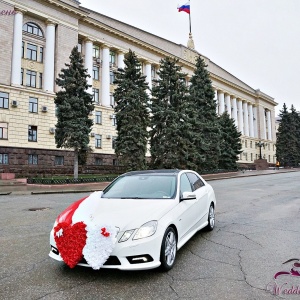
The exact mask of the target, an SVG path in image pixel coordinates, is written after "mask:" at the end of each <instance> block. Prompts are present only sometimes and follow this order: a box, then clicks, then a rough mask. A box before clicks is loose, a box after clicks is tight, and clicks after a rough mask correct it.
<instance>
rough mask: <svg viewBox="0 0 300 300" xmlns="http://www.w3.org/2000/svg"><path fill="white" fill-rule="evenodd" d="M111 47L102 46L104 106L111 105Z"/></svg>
mask: <svg viewBox="0 0 300 300" xmlns="http://www.w3.org/2000/svg"><path fill="white" fill-rule="evenodd" d="M109 71H110V69H109V48H108V46H107V45H103V48H102V80H101V88H102V93H101V96H102V97H101V103H102V105H103V106H107V107H110V98H109V94H110V83H109Z"/></svg>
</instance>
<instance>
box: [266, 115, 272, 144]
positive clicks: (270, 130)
mask: <svg viewBox="0 0 300 300" xmlns="http://www.w3.org/2000/svg"><path fill="white" fill-rule="evenodd" d="M267 126H268V140H272V127H271V112H270V111H269V110H267Z"/></svg>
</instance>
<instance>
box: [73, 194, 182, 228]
mask: <svg viewBox="0 0 300 300" xmlns="http://www.w3.org/2000/svg"><path fill="white" fill-rule="evenodd" d="M101 195H102V192H94V193H92V194H91V195H90V196H89V197H87V198H86V199H84V200H83V201H82V202H81V203H80V204H79V205H78V207H77V208H76V210H75V212H74V214H73V216H72V223H73V224H74V223H77V222H84V223H85V224H86V225H90V224H100V225H103V226H106V225H112V226H116V227H118V228H120V230H121V231H123V230H128V229H135V228H139V227H140V226H141V225H143V224H144V223H146V222H148V221H151V220H159V219H160V218H161V217H162V216H163V215H165V214H166V213H167V212H168V211H170V210H171V209H172V208H173V207H175V206H176V203H177V202H176V200H175V199H112V198H101Z"/></svg>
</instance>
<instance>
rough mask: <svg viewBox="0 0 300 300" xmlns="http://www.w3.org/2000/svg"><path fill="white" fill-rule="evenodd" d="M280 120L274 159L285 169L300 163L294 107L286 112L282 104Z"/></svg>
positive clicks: (298, 127) (297, 117) (297, 125)
mask: <svg viewBox="0 0 300 300" xmlns="http://www.w3.org/2000/svg"><path fill="white" fill-rule="evenodd" d="M279 116H280V118H281V120H280V124H279V127H278V133H277V141H276V157H277V160H278V161H279V162H280V165H282V166H285V167H291V166H297V165H298V164H299V163H300V142H299V137H300V134H299V130H300V120H299V114H298V113H297V112H296V110H295V108H294V106H292V107H291V112H288V110H287V107H286V105H285V103H284V105H283V108H282V110H281V111H280V114H279Z"/></svg>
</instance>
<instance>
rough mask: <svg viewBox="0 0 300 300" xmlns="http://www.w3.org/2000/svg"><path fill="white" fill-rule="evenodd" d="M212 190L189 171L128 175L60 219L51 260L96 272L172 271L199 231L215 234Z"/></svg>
mask: <svg viewBox="0 0 300 300" xmlns="http://www.w3.org/2000/svg"><path fill="white" fill-rule="evenodd" d="M215 208H216V199H215V194H214V191H213V188H212V187H211V186H210V185H209V184H208V183H207V182H206V181H205V180H204V179H203V178H202V177H201V176H200V175H199V174H198V173H196V172H194V171H190V170H167V169H166V170H147V171H133V172H129V173H125V174H123V175H121V176H119V177H118V178H116V179H115V180H114V181H113V182H112V183H111V184H110V185H108V186H107V187H106V188H105V189H104V190H103V192H102V191H101V192H94V193H92V194H91V195H90V196H87V197H86V198H83V199H80V200H79V201H77V202H75V203H74V204H72V205H71V206H70V207H68V208H67V209H66V210H65V211H63V212H62V213H61V214H60V215H59V216H58V218H57V219H56V221H55V223H54V226H53V229H52V231H51V233H50V245H51V251H50V253H49V256H50V257H51V258H54V259H55V260H57V261H64V262H65V263H66V264H68V265H69V266H70V267H71V268H73V267H75V266H76V265H80V266H85V267H92V268H93V269H100V268H114V269H120V270H146V269H152V268H157V267H160V268H162V269H163V270H165V271H168V270H170V269H171V268H172V267H173V266H174V263H175V259H176V253H177V251H178V250H179V249H180V248H181V247H182V246H183V245H184V244H185V243H186V242H187V241H188V240H189V239H190V238H191V237H192V236H193V235H194V234H195V233H196V232H197V231H199V230H200V229H202V228H204V227H205V228H206V229H208V230H213V228H214V226H215Z"/></svg>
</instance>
